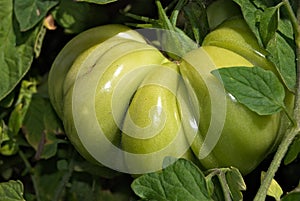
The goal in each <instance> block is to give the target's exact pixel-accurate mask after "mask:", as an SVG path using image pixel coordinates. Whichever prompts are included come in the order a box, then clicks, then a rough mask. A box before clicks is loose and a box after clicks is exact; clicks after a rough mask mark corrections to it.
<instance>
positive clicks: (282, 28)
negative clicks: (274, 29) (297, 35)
mask: <svg viewBox="0 0 300 201" xmlns="http://www.w3.org/2000/svg"><path fill="white" fill-rule="evenodd" d="M278 31H279V32H280V33H281V34H282V35H284V36H285V37H286V38H288V39H290V40H294V32H293V26H292V23H291V21H290V20H287V19H280V20H279V21H278Z"/></svg>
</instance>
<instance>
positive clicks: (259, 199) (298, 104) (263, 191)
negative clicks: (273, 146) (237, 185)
mask: <svg viewBox="0 0 300 201" xmlns="http://www.w3.org/2000/svg"><path fill="white" fill-rule="evenodd" d="M282 2H283V3H284V5H285V7H286V8H287V10H288V13H289V16H290V20H291V22H292V24H293V28H294V33H295V43H296V54H297V55H296V58H297V59H296V62H297V63H296V66H297V78H296V80H297V81H296V93H295V105H294V112H293V119H294V121H295V122H296V124H295V125H293V127H292V128H290V129H288V130H287V131H286V133H285V135H284V137H283V139H282V142H281V143H280V145H279V147H278V149H277V152H276V154H275V156H274V159H273V160H272V162H271V164H270V167H269V169H268V171H267V173H266V176H265V177H264V179H263V181H262V184H261V186H260V188H259V189H258V192H257V194H256V196H255V198H254V201H264V200H265V198H266V196H267V191H268V189H269V186H270V184H271V181H272V179H273V178H274V176H275V173H276V172H277V170H278V168H279V166H280V164H281V161H282V159H283V158H284V156H285V154H286V152H287V150H288V147H289V146H290V144H291V143H292V142H293V140H294V138H295V136H296V135H297V134H299V132H300V5H299V6H298V10H297V17H296V16H295V15H294V13H293V10H292V8H291V5H290V3H289V1H288V0H283V1H282Z"/></svg>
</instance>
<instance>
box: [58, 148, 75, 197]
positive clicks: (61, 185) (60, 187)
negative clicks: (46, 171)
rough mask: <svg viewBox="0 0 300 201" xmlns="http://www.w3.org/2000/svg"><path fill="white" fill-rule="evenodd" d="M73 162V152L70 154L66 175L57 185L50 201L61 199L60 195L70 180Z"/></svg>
mask: <svg viewBox="0 0 300 201" xmlns="http://www.w3.org/2000/svg"><path fill="white" fill-rule="evenodd" d="M74 161H75V151H73V152H72V155H71V159H70V162H69V166H68V170H67V171H66V173H65V174H64V176H63V177H62V179H61V181H60V183H59V184H58V186H57V188H56V190H55V193H54V196H53V198H52V201H59V200H60V199H61V194H62V192H63V191H64V189H65V187H66V185H67V183H68V182H69V180H70V178H71V176H72V174H73V170H74Z"/></svg>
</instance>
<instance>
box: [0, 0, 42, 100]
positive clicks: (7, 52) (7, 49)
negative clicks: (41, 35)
mask: <svg viewBox="0 0 300 201" xmlns="http://www.w3.org/2000/svg"><path fill="white" fill-rule="evenodd" d="M12 2H13V1H6V0H0V19H1V20H0V72H1V73H0V80H1V85H0V100H2V99H3V98H4V97H6V96H7V95H8V94H9V93H10V92H11V91H12V90H13V89H14V88H15V86H16V85H17V84H18V83H19V81H20V80H21V79H22V78H23V76H24V75H25V74H26V73H27V71H28V70H29V68H30V66H31V63H32V60H33V46H34V43H35V36H36V34H37V29H35V30H31V31H30V32H26V33H20V32H19V30H20V29H19V27H18V25H17V22H16V21H15V18H14V16H13V5H12Z"/></svg>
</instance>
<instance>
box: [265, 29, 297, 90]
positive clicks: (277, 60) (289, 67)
mask: <svg viewBox="0 0 300 201" xmlns="http://www.w3.org/2000/svg"><path fill="white" fill-rule="evenodd" d="M267 50H268V52H270V55H268V58H269V59H270V61H272V62H273V63H274V64H275V66H276V68H277V70H278V72H279V74H280V76H281V77H282V79H283V81H284V83H285V85H286V86H287V88H288V89H289V90H290V91H292V92H294V91H295V85H296V62H295V61H296V55H295V52H294V50H293V49H292V48H291V46H290V45H289V44H288V43H287V41H286V40H285V39H284V38H283V37H282V36H281V35H280V34H278V33H276V34H275V37H274V38H272V39H271V40H270V42H269V43H268V45H267Z"/></svg>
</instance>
